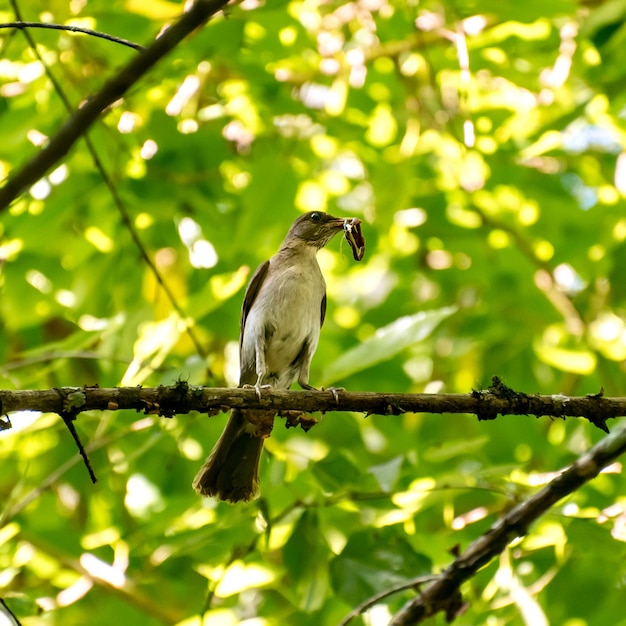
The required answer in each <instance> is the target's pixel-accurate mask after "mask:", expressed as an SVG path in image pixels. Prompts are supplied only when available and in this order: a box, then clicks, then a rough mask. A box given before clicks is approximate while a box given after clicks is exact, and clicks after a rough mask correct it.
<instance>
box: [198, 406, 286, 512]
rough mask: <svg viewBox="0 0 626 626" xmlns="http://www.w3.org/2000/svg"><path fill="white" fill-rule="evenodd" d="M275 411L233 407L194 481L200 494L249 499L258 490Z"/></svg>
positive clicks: (236, 499) (225, 498) (238, 500)
mask: <svg viewBox="0 0 626 626" xmlns="http://www.w3.org/2000/svg"><path fill="white" fill-rule="evenodd" d="M273 422H274V413H273V412H271V413H270V412H268V411H252V410H241V409H233V410H232V411H231V413H230V418H229V420H228V424H226V428H224V432H223V433H222V436H221V437H220V438H219V440H218V441H217V443H216V444H215V447H214V448H213V451H212V452H211V454H210V455H209V457H208V458H207V460H206V461H205V463H204V465H203V466H202V467H201V468H200V471H199V472H198V473H197V474H196V477H195V478H194V480H193V488H194V489H195V490H196V491H197V492H198V493H199V494H200V495H202V496H215V497H217V498H218V499H220V500H227V501H228V502H240V501H248V500H250V499H252V498H255V497H256V496H257V495H258V492H259V460H260V458H261V450H263V441H264V439H265V438H266V437H268V436H269V434H270V432H271V429H272V424H273Z"/></svg>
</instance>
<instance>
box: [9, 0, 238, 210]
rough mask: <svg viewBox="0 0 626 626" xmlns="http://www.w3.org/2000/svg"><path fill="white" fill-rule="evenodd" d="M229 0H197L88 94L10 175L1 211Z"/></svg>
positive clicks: (55, 162) (54, 163)
mask: <svg viewBox="0 0 626 626" xmlns="http://www.w3.org/2000/svg"><path fill="white" fill-rule="evenodd" d="M227 3H228V0H196V1H195V2H194V3H193V4H192V6H191V8H190V9H189V11H187V12H186V13H185V14H184V15H183V16H182V17H181V18H180V19H179V20H178V21H177V22H175V23H174V24H173V25H172V26H171V27H170V28H168V29H167V30H165V31H164V32H163V33H162V34H161V36H160V37H158V38H157V39H156V40H155V41H154V42H153V43H152V44H151V45H150V46H149V47H147V48H146V49H145V50H144V51H143V52H141V53H140V54H138V55H137V56H135V57H133V58H132V59H131V60H130V62H129V63H128V64H127V65H126V66H125V67H124V68H122V69H121V70H120V71H119V72H117V73H116V74H115V76H113V77H112V78H111V79H109V80H108V81H107V83H106V84H105V85H104V86H103V87H102V89H100V91H98V92H97V93H96V94H95V95H94V96H92V97H91V98H88V99H87V101H86V102H85V103H84V104H83V106H81V107H80V108H78V109H77V110H76V111H74V113H73V114H72V115H71V116H70V118H69V119H68V120H67V122H66V123H65V124H64V125H63V126H62V127H61V128H60V129H59V131H58V132H57V133H56V134H55V135H54V136H53V137H52V138H51V139H50V141H49V142H48V144H47V145H46V146H45V147H44V148H42V149H41V150H40V151H39V152H38V153H37V154H36V155H35V156H34V157H33V158H32V159H31V160H30V161H29V162H28V163H26V164H25V165H24V166H23V167H21V168H20V169H18V170H16V171H15V172H13V173H12V174H11V176H9V178H8V179H7V180H6V182H5V185H4V187H2V189H0V211H3V210H6V209H7V208H8V207H9V205H10V204H11V203H12V202H13V200H15V199H16V198H17V197H19V196H20V195H21V194H22V193H23V192H24V190H26V189H27V188H28V187H30V186H31V185H33V184H34V183H36V182H37V181H38V180H39V179H40V178H41V177H42V176H44V175H45V173H46V172H47V171H48V170H50V169H51V168H52V167H53V166H54V165H56V164H57V163H58V162H59V161H60V160H61V159H62V158H63V157H64V156H65V155H66V154H67V153H68V152H69V151H70V149H71V148H72V146H73V145H74V144H75V143H76V141H78V139H79V138H80V137H82V136H83V134H84V133H85V132H86V131H87V129H88V128H89V127H90V126H91V125H92V124H93V123H94V122H95V121H96V120H97V119H98V117H99V116H100V115H101V114H102V112H103V111H104V110H105V109H106V108H107V107H108V106H110V105H111V104H113V103H114V102H115V101H116V100H119V99H120V98H121V97H122V96H123V95H124V94H125V93H126V92H127V91H128V89H129V88H130V87H132V86H133V85H134V84H135V83H137V81H138V80H139V79H140V78H141V77H142V76H143V75H144V74H145V73H146V72H148V70H150V69H151V68H152V66H153V65H155V64H156V63H157V62H158V61H160V60H161V59H162V58H163V57H164V56H165V55H166V54H167V53H168V52H170V51H171V50H173V49H174V48H175V47H176V46H177V45H178V44H179V43H180V42H181V41H182V40H183V39H184V38H185V37H186V36H187V35H189V34H190V33H191V32H192V31H194V30H195V29H196V28H198V27H199V26H201V25H202V24H203V23H204V22H206V21H207V20H208V19H209V18H210V17H211V16H212V15H215V13H217V12H218V11H219V10H220V9H221V8H222V7H224V6H225V5H226V4H227Z"/></svg>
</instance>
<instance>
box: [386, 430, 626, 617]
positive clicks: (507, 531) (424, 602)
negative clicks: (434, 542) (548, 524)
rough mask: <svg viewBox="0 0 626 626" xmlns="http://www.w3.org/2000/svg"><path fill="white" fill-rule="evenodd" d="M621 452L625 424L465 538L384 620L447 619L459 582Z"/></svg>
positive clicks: (458, 603)
mask: <svg viewBox="0 0 626 626" xmlns="http://www.w3.org/2000/svg"><path fill="white" fill-rule="evenodd" d="M625 452H626V428H621V429H620V430H618V431H616V432H615V433H613V434H611V435H609V436H608V437H605V438H604V439H603V440H602V441H600V442H599V443H598V444H596V445H595V446H594V447H593V448H591V450H589V451H588V452H586V453H585V454H583V455H582V456H581V457H579V458H578V460H577V461H576V462H575V463H573V464H572V465H571V466H570V467H569V468H567V469H566V470H565V471H564V472H563V473H561V474H560V475H559V476H558V477H557V478H555V479H554V480H552V481H551V482H550V483H549V484H548V485H547V486H546V487H544V488H543V489H542V490H541V491H539V492H537V493H536V494H534V495H533V496H531V497H530V498H528V499H527V500H525V501H524V502H522V503H521V504H518V505H517V506H516V507H514V508H513V509H511V511H509V512H508V513H507V514H506V515H504V516H503V517H501V518H500V519H499V520H498V521H497V522H496V523H495V524H493V526H491V528H490V529H489V530H488V531H487V532H486V533H484V534H483V535H481V536H480V537H479V538H478V539H476V540H475V541H474V542H473V543H471V544H470V545H469V546H468V548H467V550H465V552H464V553H463V554H461V556H459V557H458V558H457V559H455V560H454V561H453V562H452V564H451V565H449V566H448V567H447V568H446V569H445V570H444V571H443V572H442V573H441V574H440V575H439V576H437V579H436V580H435V581H434V582H432V583H431V584H430V585H428V587H426V589H424V591H423V592H422V593H421V594H420V595H419V596H418V597H416V598H414V599H413V600H410V601H409V602H408V603H407V604H406V605H405V606H404V607H403V608H402V609H401V610H400V611H399V612H398V613H396V615H395V616H394V617H393V619H392V620H391V622H390V626H409V625H413V624H419V623H421V622H423V621H424V620H425V619H427V618H428V617H431V616H433V615H435V614H436V613H438V612H439V611H444V612H445V613H446V616H447V618H448V621H452V619H454V617H455V615H457V614H458V612H459V610H460V609H462V606H463V602H462V598H461V594H460V587H461V584H462V583H463V582H465V581H466V580H468V579H469V578H471V577H472V576H474V574H476V572H477V571H478V570H479V569H480V568H481V567H483V566H484V565H486V564H487V563H488V562H489V561H490V560H491V559H493V558H494V557H496V556H497V555H498V554H500V553H501V552H502V551H503V550H504V549H505V548H506V546H507V545H508V544H509V543H510V542H511V541H512V540H513V539H515V538H516V537H523V536H524V535H525V534H526V533H527V532H528V527H529V526H530V524H532V523H533V522H534V521H535V520H537V519H538V518H539V517H540V516H541V515H543V514H544V513H545V512H546V511H547V510H548V509H549V508H550V507H551V506H553V505H554V504H556V503H557V502H558V501H559V500H561V499H562V498H564V497H565V496H567V495H569V494H571V493H573V492H574V491H576V490H577V489H579V488H580V487H581V486H582V485H584V484H585V483H586V482H588V481H590V480H591V479H592V478H595V477H596V476H597V475H598V474H599V473H600V472H601V471H602V469H604V468H605V467H606V466H607V465H609V464H611V463H612V462H613V461H615V459H617V458H618V457H619V456H620V455H622V454H624V453H625Z"/></svg>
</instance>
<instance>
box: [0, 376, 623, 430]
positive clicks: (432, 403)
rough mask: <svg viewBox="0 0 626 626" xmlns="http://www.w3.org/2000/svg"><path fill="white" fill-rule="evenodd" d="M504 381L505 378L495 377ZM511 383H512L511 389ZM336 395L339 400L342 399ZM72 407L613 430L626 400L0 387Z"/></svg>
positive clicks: (58, 408)
mask: <svg viewBox="0 0 626 626" xmlns="http://www.w3.org/2000/svg"><path fill="white" fill-rule="evenodd" d="M495 380H498V379H495ZM505 389H508V388H506V387H505ZM335 395H336V398H335ZM68 405H69V406H71V407H72V411H73V413H74V414H78V413H80V412H82V411H91V410H113V411H115V410H118V409H134V410H137V411H144V412H145V413H150V414H155V415H162V416H164V417H172V416H174V415H176V414H177V413H189V412H190V411H198V412H200V413H209V414H215V413H217V412H219V411H228V410H229V409H231V408H240V409H271V410H274V411H276V412H281V411H301V412H306V413H310V412H313V411H360V412H363V413H366V414H367V415H373V414H375V415H400V414H402V413H407V412H412V413H418V412H419V413H473V414H475V415H477V416H478V419H479V420H490V419H495V418H496V417H497V416H498V415H535V416H537V417H539V416H542V415H549V416H552V417H584V418H586V419H588V420H589V421H590V422H592V423H593V424H594V425H595V426H598V427H599V428H602V430H604V431H607V428H606V420H607V419H610V418H614V417H618V416H621V415H626V398H605V397H604V396H603V395H602V394H596V395H589V396H562V395H560V394H559V395H552V396H547V395H528V394H524V393H519V392H514V391H512V390H510V389H509V390H508V392H507V393H506V394H505V393H504V392H503V391H502V389H499V388H498V387H496V386H494V385H492V387H490V388H489V389H487V390H484V391H473V392H472V393H469V394H457V393H442V394H423V393H375V392H370V391H360V392H347V391H341V390H340V391H336V390H334V391H333V390H330V391H279V390H267V391H265V390H263V392H262V393H261V399H259V398H258V397H257V395H256V391H255V390H254V389H246V388H241V389H239V388H218V387H202V386H195V385H189V384H188V383H186V382H184V381H178V382H177V383H176V384H174V385H172V386H168V387H163V386H162V387H153V388H142V387H113V388H109V389H106V388H104V389H100V388H99V387H86V386H85V387H62V388H60V389H43V390H35V389H29V390H21V391H12V390H0V414H6V413H10V412H12V411H44V412H52V413H59V414H62V413H63V412H64V411H67V410H68V409H67V407H68Z"/></svg>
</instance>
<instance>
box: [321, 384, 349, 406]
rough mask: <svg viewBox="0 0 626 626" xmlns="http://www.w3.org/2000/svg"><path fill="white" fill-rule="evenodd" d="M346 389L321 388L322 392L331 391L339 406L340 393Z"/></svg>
mask: <svg viewBox="0 0 626 626" xmlns="http://www.w3.org/2000/svg"><path fill="white" fill-rule="evenodd" d="M345 390H346V389H345V387H329V388H328V389H325V388H324V387H320V391H330V393H332V394H333V398H335V403H336V404H339V392H340V391H345Z"/></svg>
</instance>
